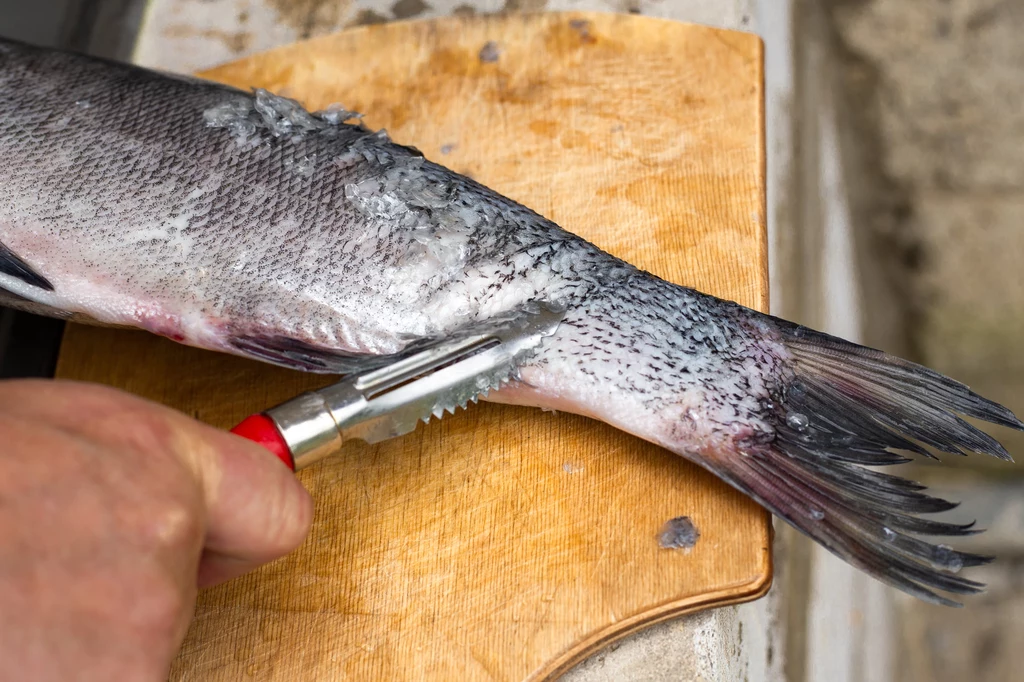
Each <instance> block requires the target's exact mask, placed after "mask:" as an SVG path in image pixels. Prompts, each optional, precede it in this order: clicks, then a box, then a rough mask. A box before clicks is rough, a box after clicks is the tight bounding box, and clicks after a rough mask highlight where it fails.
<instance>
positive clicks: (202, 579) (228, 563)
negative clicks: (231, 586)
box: [197, 550, 261, 589]
mask: <svg viewBox="0 0 1024 682" xmlns="http://www.w3.org/2000/svg"><path fill="white" fill-rule="evenodd" d="M260 565H261V564H260V563H259V562H256V561H251V560H248V559H239V558H238V557H235V556H229V555H225V554H220V553H219V552H214V551H212V550H206V551H204V552H203V556H202V558H201V559H200V561H199V578H198V581H197V583H198V585H199V588H200V589H204V588H207V587H213V586H214V585H220V584H221V583H223V582H227V581H228V580H234V579H235V578H238V577H241V576H243V575H245V574H246V573H251V572H253V571H255V570H256V569H257V568H259V567H260Z"/></svg>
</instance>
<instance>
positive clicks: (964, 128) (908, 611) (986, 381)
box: [820, 0, 1024, 682]
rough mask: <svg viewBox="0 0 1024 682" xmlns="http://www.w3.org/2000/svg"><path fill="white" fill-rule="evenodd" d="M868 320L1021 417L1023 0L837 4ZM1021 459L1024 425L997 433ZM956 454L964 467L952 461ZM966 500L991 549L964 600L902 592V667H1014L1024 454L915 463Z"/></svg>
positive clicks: (842, 0) (965, 673)
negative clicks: (936, 601) (960, 604)
mask: <svg viewBox="0 0 1024 682" xmlns="http://www.w3.org/2000/svg"><path fill="white" fill-rule="evenodd" d="M820 6H821V7H823V8H824V13H825V17H826V21H825V27H824V31H825V33H826V35H827V39H828V41H829V42H830V44H831V54H832V57H833V60H832V67H831V71H830V74H829V75H830V77H831V78H832V79H833V84H834V88H835V90H834V94H835V101H836V102H837V106H838V113H837V120H838V123H839V130H840V131H841V138H842V141H841V147H842V150H843V153H842V159H843V160H842V163H843V165H844V168H845V171H846V173H845V177H846V181H847V191H848V197H849V201H850V212H851V216H852V220H853V224H854V231H855V234H856V239H857V242H858V249H857V251H858V263H857V265H858V269H859V271H860V273H861V277H860V289H861V293H862V296H863V305H862V311H863V318H864V319H863V323H864V324H863V334H864V341H865V342H866V343H868V344H869V345H874V346H878V347H882V348H884V349H886V350H890V351H893V352H896V353H900V354H903V355H905V356H907V357H909V358H911V359H914V360H917V361H919V362H922V363H924V364H926V365H928V366H931V367H933V368H935V369H937V370H940V371H942V372H945V373H947V374H949V375H951V376H953V377H954V378H956V379H959V380H961V381H963V382H965V383H967V384H969V385H970V386H971V387H972V388H974V389H976V390H977V391H979V392H980V393H982V394H983V395H986V396H988V397H990V398H992V399H994V400H998V401H1000V402H1003V403H1005V404H1006V405H1008V406H1009V407H1010V408H1011V409H1013V410H1014V411H1016V412H1017V413H1018V414H1019V415H1020V414H1024V352H1021V350H1022V348H1024V344H1022V339H1024V78H1022V73H1024V72H1022V68H1024V42H1022V41H1021V39H1020V35H1021V34H1022V32H1024V2H1020V1H1019V0H828V1H827V2H824V3H821V5H820ZM987 430H989V431H990V432H991V433H992V434H993V435H995V436H996V437H998V438H1000V439H1001V440H1003V442H1004V443H1005V444H1006V445H1007V447H1008V449H1009V450H1010V451H1011V452H1012V453H1014V454H1015V455H1016V457H1017V459H1018V460H1019V461H1020V460H1024V434H1016V433H1011V432H1009V431H1008V430H1005V429H997V428H992V429H987ZM950 465H952V466H950ZM905 473H908V474H913V476H914V477H916V478H919V479H922V480H924V481H926V482H929V483H932V484H935V485H937V486H938V487H939V488H940V489H945V490H946V491H947V492H948V495H949V496H950V498H951V499H959V500H961V501H962V502H963V505H962V510H963V513H962V514H961V516H962V517H964V518H965V519H966V520H970V519H971V518H975V517H977V518H978V519H979V521H980V525H981V526H983V527H984V526H988V527H990V528H992V530H991V531H990V532H989V533H986V534H984V535H981V536H978V537H977V538H975V539H972V540H970V541H969V542H966V543H958V545H963V546H964V547H965V548H967V547H971V548H972V549H975V550H978V551H982V552H985V553H990V554H994V555H996V556H997V557H998V560H997V562H996V563H995V564H993V565H991V566H989V567H986V568H984V569H979V570H977V571H976V572H974V573H973V577H977V578H978V579H980V580H982V581H984V582H987V583H988V584H989V585H990V588H989V591H988V593H987V594H985V595H982V596H979V597H976V598H970V599H968V600H967V608H965V609H963V610H961V611H952V610H950V609H944V608H940V607H932V606H928V605H925V604H921V603H918V602H915V601H913V600H909V599H903V598H901V597H897V598H896V600H895V603H896V612H897V613H898V630H897V632H898V637H899V641H898V642H897V643H896V647H895V648H896V651H897V652H898V654H897V656H896V664H895V666H896V669H895V670H894V671H893V675H892V679H898V680H906V681H908V682H918V681H920V682H925V681H928V682H943V681H945V680H962V679H971V680H974V682H987V681H989V680H991V681H993V682H995V681H996V680H999V681H1002V680H1009V679H1016V678H1017V677H1018V676H1019V671H1017V670H1016V667H1017V664H1016V660H1017V659H1018V657H1019V653H1018V652H1019V651H1020V650H1021V649H1022V648H1024V627H1022V625H1024V579H1022V578H1021V575H1022V574H1021V569H1022V568H1024V466H1021V465H1007V464H1003V463H1000V462H996V461H994V460H991V459H988V458H984V457H981V456H971V457H969V458H965V459H960V458H955V457H946V458H945V461H944V465H943V466H942V467H937V466H927V467H925V466H918V467H916V468H915V469H914V470H913V471H910V472H905Z"/></svg>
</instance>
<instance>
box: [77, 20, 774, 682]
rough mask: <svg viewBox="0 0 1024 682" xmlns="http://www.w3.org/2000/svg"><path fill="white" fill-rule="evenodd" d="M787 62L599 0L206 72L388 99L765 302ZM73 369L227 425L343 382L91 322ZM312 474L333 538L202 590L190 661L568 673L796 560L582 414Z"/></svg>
mask: <svg viewBox="0 0 1024 682" xmlns="http://www.w3.org/2000/svg"><path fill="white" fill-rule="evenodd" d="M492 41H493V43H494V44H493V45H491V46H489V47H487V49H486V50H485V49H484V48H485V46H486V45H487V44H488V43H489V42H492ZM482 50H483V55H484V57H485V59H483V60H482V59H481V51H482ZM495 54H496V55H497V61H488V60H489V59H490V58H492V57H493V56H494V55H495ZM761 69H762V62H761V46H760V42H759V40H758V39H757V38H756V37H754V36H752V35H747V34H742V33H735V32H727V31H718V30H712V29H708V28H703V27H696V26H689V25H684V24H678V23H672V22H666V21H660V20H654V19H648V18H642V17H632V16H615V15H579V14H573V15H535V16H505V17H491V18H474V19H445V20H440V21H433V22H424V23H401V24H391V25H382V26H370V27H365V28H360V29H355V30H352V31H348V32H346V33H343V34H340V35H337V36H332V37H329V38H325V39H322V40H317V41H314V42H310V43H304V44H300V45H295V46H291V47H288V48H284V49H280V50H276V51H274V52H271V53H269V54H263V55H258V56H255V57H252V58H249V59H245V60H243V61H241V62H238V63H235V64H231V65H228V66H225V67H223V68H220V69H217V70H215V71H213V72H211V73H209V74H205V75H206V76H207V77H210V78H212V79H215V80H220V81H223V82H225V83H229V84H232V85H236V86H242V87H250V86H253V87H264V88H268V89H271V90H273V91H276V92H278V93H280V94H284V95H288V96H291V97H295V98H298V99H300V100H301V101H302V102H303V103H304V104H306V105H307V106H308V107H310V108H313V109H315V108H323V107H326V106H327V105H329V104H331V103H333V102H340V103H342V104H344V105H345V106H346V107H348V108H350V109H355V110H357V111H361V112H365V113H366V123H367V125H369V126H370V127H371V128H378V127H384V128H386V129H387V130H388V131H389V132H390V133H391V135H392V136H393V137H394V138H395V140H396V141H398V142H400V143H405V144H411V145H415V146H417V147H419V148H420V149H421V150H422V151H423V152H424V154H425V155H426V156H427V157H428V158H430V159H434V160H437V161H439V162H441V163H443V164H445V165H446V166H449V167H451V168H452V169H454V170H456V171H459V172H463V173H467V174H469V175H471V176H472V177H474V178H475V179H477V180H479V181H481V182H483V183H484V184H486V185H488V186H490V187H492V188H494V189H495V190H497V191H499V192H502V193H503V194H505V195H507V196H509V197H511V198H513V199H516V200H519V201H521V202H523V203H525V204H526V205H528V206H530V207H532V208H534V209H536V210H538V211H539V212H541V213H542V214H544V215H546V216H547V217H549V218H551V219H553V220H555V221H556V222H558V223H559V224H561V225H562V226H564V227H565V228H566V229H569V230H571V231H574V232H576V233H578V234H580V235H581V236H583V237H584V238H586V239H588V240H590V241H592V242H594V243H595V244H597V245H598V246H600V247H602V248H605V249H607V250H609V251H611V252H612V253H613V254H615V255H617V256H619V257H622V258H624V259H625V260H627V261H629V262H631V263H633V264H635V265H637V266H639V267H641V268H645V269H647V270H650V271H652V272H654V273H655V274H657V275H660V276H662V277H665V278H666V279H669V280H671V281H674V282H678V283H681V284H687V285H691V286H695V287H697V288H698V289H700V290H702V291H706V292H708V293H711V294H714V295H717V296H721V297H724V298H729V299H732V300H735V301H737V302H739V303H741V304H744V305H747V306H751V307H754V308H758V309H762V310H764V309H765V308H766V306H767V274H766V270H765V268H766V244H765V230H764V209H763V197H764V178H763V173H762V169H763V156H762V149H763V121H762V107H761V102H762V96H763V95H762V91H761V82H762V71H761ZM58 374H59V375H60V376H62V377H66V378H76V379H85V380H91V381H99V382H103V383H107V384H111V385H115V386H120V387H123V388H126V389H128V390H130V391H132V392H134V393H137V394H141V395H144V396H148V397H150V398H153V399H156V400H159V401H160V402H163V403H166V404H169V405H172V406H174V407H177V408H180V409H182V410H184V411H185V412H188V413H190V414H193V415H195V416H197V417H198V418H200V419H202V420H204V421H207V422H209V423H212V424H216V425H219V426H222V427H230V426H231V425H233V424H234V423H236V422H237V421H238V420H240V419H241V418H242V417H244V416H246V415H247V414H249V413H251V412H253V411H257V410H260V409H262V408H265V407H269V406H271V405H273V404H275V403H277V402H279V401H281V400H284V399H286V398H288V397H291V396H292V395H294V394H296V393H298V392H300V391H302V390H305V389H307V388H310V387H314V386H320V385H323V384H325V383H327V382H329V381H330V378H325V377H322V376H312V375H304V374H300V373H297V372H290V371H287V370H282V369H277V368H274V367H270V366H266V365H262V364H259V363H256V362H250V361H246V360H242V359H238V358H235V357H229V356H226V355H220V354H215V353H210V352H203V351H199V350H195V349H192V348H188V347H185V346H180V345H177V344H174V343H172V342H170V341H166V340H163V339H160V338H158V337H155V336H151V335H148V334H145V333H141V332H125V331H115V330H109V329H99V328H86V327H81V326H76V325H72V326H70V327H69V330H68V333H67V337H66V340H65V344H64V348H63V351H62V356H61V360H60V366H59V371H58ZM301 476H302V477H303V480H304V482H305V483H306V485H307V486H308V487H309V488H310V490H311V491H312V493H313V496H314V498H315V499H316V502H317V518H316V525H315V527H314V529H313V532H312V535H311V537H310V538H309V541H308V542H307V543H306V544H305V545H304V546H303V547H302V548H301V549H300V550H299V551H298V552H296V553H295V554H294V555H292V556H290V557H288V558H286V559H284V560H282V561H279V562H277V563H275V564H273V565H271V566H268V567H266V568H265V569H263V570H261V571H259V572H258V573H256V574H254V575H251V576H248V577H246V578H243V579H240V580H238V581H235V582H234V583H231V584H228V585H225V586H222V587H220V588H218V589H214V590H211V591H209V592H206V593H205V594H203V595H202V596H201V598H200V603H199V608H198V612H197V617H196V621H195V624H194V626H193V628H192V630H191V632H190V633H189V636H188V639H187V641H186V643H185V646H184V649H183V651H182V654H181V656H180V657H179V659H178V660H177V661H176V663H175V664H174V667H173V671H172V679H175V680H183V679H188V680H232V681H233V680H238V679H257V680H288V681H291V680H300V679H301V680H312V679H316V680H454V679H458V680H491V679H498V680H521V679H525V678H527V677H529V676H531V675H535V676H537V677H545V676H547V675H549V674H551V673H555V672H558V671H561V670H564V669H565V668H566V667H567V666H569V665H571V663H573V662H574V661H576V660H578V659H580V658H581V657H583V656H584V655H586V654H587V653H589V652H592V651H593V650H595V649H596V648H597V647H600V646H602V645H604V644H606V643H607V642H609V641H611V640H612V639H615V638H617V637H620V636H622V635H624V634H627V633H629V632H630V631H633V630H635V629H636V628H638V627H641V626H643V625H646V624H650V623H652V622H655V621H657V620H659V619H663V618H666V617H670V616H672V615H676V614H680V613H683V612H685V611H688V610H693V609H697V608H702V607H705V606H710V605H719V604H723V603H728V602H735V601H741V600H746V599H751V598H753V597H756V596H758V595H760V594H762V593H763V592H764V591H765V590H766V589H767V587H768V584H769V582H770V575H771V566H770V553H769V543H770V533H769V523H768V516H767V514H766V513H765V512H764V511H762V510H761V508H760V507H758V506H757V505H756V504H755V503H753V502H752V501H751V500H749V499H748V498H746V497H744V496H743V495H741V494H740V493H738V492H735V491H733V490H732V489H731V488H729V487H728V486H726V484H724V483H722V482H721V481H719V480H717V479H715V478H714V477H713V476H711V475H710V474H707V473H705V472H704V471H702V470H700V469H698V468H697V467H696V466H694V465H691V464H689V463H687V462H685V461H684V460H682V459H681V458H680V457H678V456H676V455H673V454H671V453H669V452H667V451H664V450H661V449H660V448H658V447H655V446H654V445H650V444H648V443H645V442H643V441H640V440H639V439H636V438H633V437H631V436H628V435H626V434H624V433H622V432H621V431H618V430H616V429H613V428H612V427H610V426H606V425H604V424H600V423H597V422H593V421H588V420H586V419H583V418H579V417H574V416H568V415H553V414H548V413H543V412H540V411H539V410H530V409H522V408H510V407H503V406H496V405H480V406H475V407H472V408H471V409H470V410H469V411H466V412H460V413H459V414H457V415H455V416H453V417H447V418H445V420H444V421H442V422H434V423H433V424H431V425H430V426H428V427H423V428H421V429H420V430H419V431H417V432H416V433H414V434H412V435H410V436H408V437H405V438H402V439H400V440H398V441H395V442H391V443H386V444H384V445H381V446H377V447H365V446H362V445H361V444H358V443H354V444H351V445H350V446H349V448H348V449H347V450H346V452H345V453H343V454H342V455H341V456H339V457H337V458H334V459H332V460H329V461H327V462H325V463H323V464H322V465H319V466H317V467H315V468H313V469H312V470H309V471H306V472H303V473H302V474H301ZM678 516H688V517H690V518H691V519H692V520H693V522H694V524H695V525H696V527H697V529H698V530H699V532H700V538H699V539H698V541H697V544H696V546H695V547H694V548H693V549H692V550H690V551H689V552H688V553H684V552H683V551H680V550H666V549H661V548H660V547H659V545H658V534H659V531H660V529H661V527H662V525H663V524H664V523H665V522H666V521H667V520H669V519H671V518H673V517H678Z"/></svg>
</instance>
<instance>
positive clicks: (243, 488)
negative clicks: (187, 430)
mask: <svg viewBox="0 0 1024 682" xmlns="http://www.w3.org/2000/svg"><path fill="white" fill-rule="evenodd" d="M201 431H202V434H201V436H202V440H203V441H205V442H204V443H202V444H197V449H198V450H205V451H206V452H205V453H203V455H202V456H199V457H193V458H191V459H192V462H194V463H196V466H199V467H200V468H201V469H202V471H201V472H199V477H200V480H201V481H203V488H204V494H205V499H206V507H207V531H206V541H205V545H204V548H203V557H202V560H201V562H200V566H199V586H200V587H208V586H210V585H216V584H218V583H221V582H224V581H225V580H230V579H231V578H234V577H237V576H239V575H242V574H244V573H248V572H249V571H252V570H253V569H255V568H257V567H258V566H260V565H262V564H265V563H267V562H270V561H273V560H274V559H277V558H279V557H282V556H284V555H285V554H288V553H289V552H291V551H292V550H294V549H295V548H296V547H298V546H299V545H300V544H302V541H303V540H304V539H305V538H306V535H307V534H308V533H309V528H310V526H311V525H312V522H313V501H312V499H311V498H310V496H309V493H308V492H306V489H305V488H303V487H302V484H301V483H299V480H298V479H297V478H296V477H295V474H293V473H292V471H291V470H290V469H289V468H288V467H286V466H285V465H284V464H282V463H281V461H280V460H279V459H278V458H277V457H275V456H274V455H273V454H272V453H271V452H269V451H268V450H266V449H265V448H263V447H261V446H259V445H256V444H255V443H252V442H251V441H248V440H246V439H244V438H241V437H239V436H235V435H233V434H230V433H227V432H224V431H220V430H218V429H214V428H212V427H207V426H205V425H203V426H202V428H201Z"/></svg>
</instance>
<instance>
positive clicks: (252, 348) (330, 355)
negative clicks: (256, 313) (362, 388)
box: [228, 302, 537, 375]
mask: <svg viewBox="0 0 1024 682" xmlns="http://www.w3.org/2000/svg"><path fill="white" fill-rule="evenodd" d="M536 310H537V306H536V304H535V303H532V302H531V303H525V304H523V305H521V306H518V307H516V308H513V309H511V310H509V311H507V312H505V313H502V314H500V315H494V316H492V317H489V318H487V319H486V320H475V321H469V322H466V323H465V324H462V325H460V326H459V327H456V328H455V329H453V330H451V331H450V332H448V333H446V334H444V335H443V336H410V337H407V338H405V339H403V341H404V342H405V345H404V346H403V347H402V349H401V350H400V351H398V352H397V353H391V354H374V353H354V352H350V351H343V350H338V349H335V348H328V347H326V346H318V345H315V344H311V343H308V342H306V341H301V340H299V339H295V338H292V337H288V336H283V335H261V334H234V335H230V336H229V337H228V343H230V344H231V346H232V347H233V348H235V350H237V351H238V352H239V353H241V354H242V355H246V356H249V357H251V358H253V359H255V360H262V361H263V362H269V363H271V364H275V365H280V366H282V367H287V368H289V369H297V370H300V371H303V372H312V373H318V374H343V375H344V374H356V373H362V372H368V371H370V370H373V369H377V368H379V367H383V366H385V365H388V364H391V363H393V362H397V361H398V360H401V359H402V358H405V357H408V356H410V355H412V354H414V353H418V352H420V351H423V350H426V349H428V348H431V347H432V346H435V345H437V344H439V343H442V342H445V341H451V340H455V339H459V338H465V337H468V336H475V335H481V334H488V333H490V332H492V331H494V330H497V329H499V328H504V327H506V326H507V325H509V324H510V323H511V324H514V323H515V322H516V321H518V320H520V319H521V318H522V315H523V314H524V313H526V312H536Z"/></svg>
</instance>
